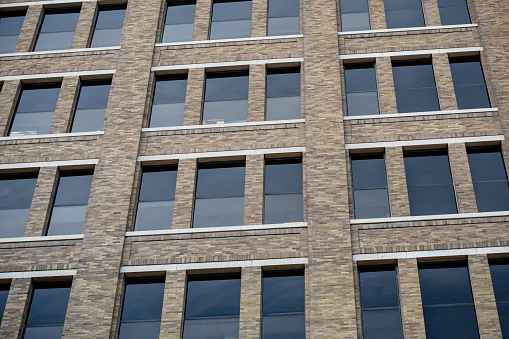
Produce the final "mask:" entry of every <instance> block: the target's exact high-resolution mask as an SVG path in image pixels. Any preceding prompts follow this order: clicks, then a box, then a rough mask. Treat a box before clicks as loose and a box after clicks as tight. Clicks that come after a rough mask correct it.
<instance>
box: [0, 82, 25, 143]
mask: <svg viewBox="0 0 509 339" xmlns="http://www.w3.org/2000/svg"><path fill="white" fill-rule="evenodd" d="M20 87H21V82H20V81H19V80H7V81H4V83H3V86H2V93H0V136H4V135H6V133H7V131H8V129H9V122H10V119H11V113H12V112H13V110H14V106H15V105H16V99H17V96H18V89H19V88H20Z"/></svg>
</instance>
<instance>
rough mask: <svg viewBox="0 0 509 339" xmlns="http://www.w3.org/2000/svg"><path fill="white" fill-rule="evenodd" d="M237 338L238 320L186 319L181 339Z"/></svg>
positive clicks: (236, 318) (235, 318)
mask: <svg viewBox="0 0 509 339" xmlns="http://www.w3.org/2000/svg"><path fill="white" fill-rule="evenodd" d="M238 337H239V318H238V317H234V318H202V319H199V318H198V319H186V321H185V322H184V335H183V339H223V338H238Z"/></svg>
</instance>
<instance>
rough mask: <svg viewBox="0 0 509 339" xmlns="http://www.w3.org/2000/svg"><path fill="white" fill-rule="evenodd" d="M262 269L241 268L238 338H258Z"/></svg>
mask: <svg viewBox="0 0 509 339" xmlns="http://www.w3.org/2000/svg"><path fill="white" fill-rule="evenodd" d="M261 298H262V270H261V268H260V267H244V268H242V280H241V288H240V315H239V338H246V339H258V338H260V328H261V307H262V306H261V305H262V299H261Z"/></svg>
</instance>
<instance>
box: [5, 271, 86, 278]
mask: <svg viewBox="0 0 509 339" xmlns="http://www.w3.org/2000/svg"><path fill="white" fill-rule="evenodd" d="M77 273H78V271H77V270H53V271H27V272H6V273H0V279H17V278H42V277H69V276H74V275H76V274H77Z"/></svg>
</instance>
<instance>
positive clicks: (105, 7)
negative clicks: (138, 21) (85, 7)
mask: <svg viewBox="0 0 509 339" xmlns="http://www.w3.org/2000/svg"><path fill="white" fill-rule="evenodd" d="M119 9H123V10H124V21H123V22H122V28H121V30H120V37H119V42H118V45H115V46H104V47H92V42H93V40H94V35H95V33H96V27H97V20H98V19H99V14H100V12H101V11H108V10H119ZM126 14H127V4H125V3H119V4H109V5H101V4H99V5H98V6H97V8H96V11H95V16H94V26H93V27H92V31H91V32H90V38H89V41H88V44H87V48H105V47H117V46H120V45H121V42H122V33H123V31H124V24H125V15H126ZM110 29H111V28H110Z"/></svg>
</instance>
